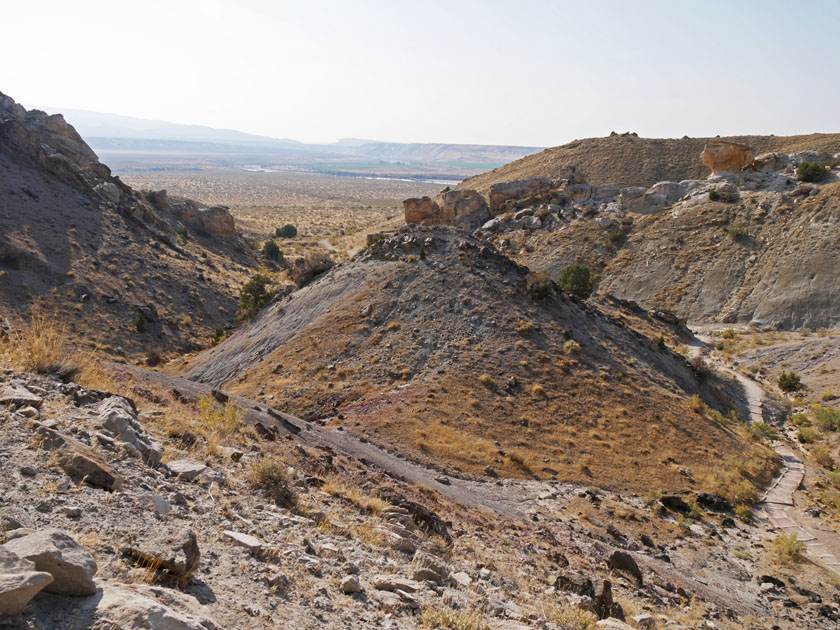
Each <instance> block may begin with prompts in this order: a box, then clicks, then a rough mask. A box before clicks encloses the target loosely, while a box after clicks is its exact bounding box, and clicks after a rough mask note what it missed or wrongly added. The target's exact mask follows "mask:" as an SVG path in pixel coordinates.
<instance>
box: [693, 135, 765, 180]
mask: <svg viewBox="0 0 840 630" xmlns="http://www.w3.org/2000/svg"><path fill="white" fill-rule="evenodd" d="M700 159H701V160H702V162H703V166H706V167H708V168H710V169H712V172H713V173H723V172H725V171H741V170H743V169H745V168H748V167H750V166H752V165H753V163H754V162H755V156H754V155H753V152H752V149H750V148H749V147H748V146H746V145H744V144H738V143H737V142H726V141H723V140H718V141H717V142H714V143H712V144H710V145H707V146H706V147H704V148H703V153H701V154H700Z"/></svg>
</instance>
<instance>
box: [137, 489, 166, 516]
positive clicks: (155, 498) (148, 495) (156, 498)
mask: <svg viewBox="0 0 840 630" xmlns="http://www.w3.org/2000/svg"><path fill="white" fill-rule="evenodd" d="M137 503H138V504H140V505H142V506H143V507H145V508H149V509H152V510H154V511H155V512H156V513H157V514H158V515H159V516H166V515H167V514H169V513H170V512H171V511H172V508H171V507H170V505H169V502H168V501H167V500H166V499H164V498H163V497H162V496H160V495H159V494H155V493H154V492H144V493H143V494H140V495H138V496H137Z"/></svg>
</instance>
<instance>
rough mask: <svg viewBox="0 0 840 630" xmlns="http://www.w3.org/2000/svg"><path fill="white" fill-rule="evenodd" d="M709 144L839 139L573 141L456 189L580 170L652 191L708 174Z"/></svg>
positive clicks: (482, 188) (779, 148)
mask: <svg viewBox="0 0 840 630" xmlns="http://www.w3.org/2000/svg"><path fill="white" fill-rule="evenodd" d="M714 140H729V141H731V142H740V143H744V144H747V145H749V146H750V147H752V148H753V149H754V150H755V152H756V153H763V152H768V151H775V152H780V153H794V152H796V151H803V150H806V149H810V150H813V151H826V152H829V153H837V152H840V134H811V135H807V136H732V137H727V138H683V139H680V140H677V139H669V138H667V139H666V138H637V137H636V136H632V135H617V136H610V137H606V138H588V139H586V140H575V141H574V142H570V143H568V144H564V145H563V146H559V147H553V148H551V149H546V150H545V151H542V152H541V153H537V154H535V155H529V156H528V157H525V158H522V159H521V160H517V161H516V162H511V163H510V164H506V165H505V166H502V167H500V168H497V169H493V170H492V171H488V172H487V173H482V174H481V175H476V176H475V177H470V178H469V179H465V180H464V181H463V182H461V184H460V185H459V186H458V188H462V189H468V188H473V189H475V190H478V191H479V192H480V193H482V194H483V195H485V196H486V195H487V193H488V191H489V190H490V186H492V185H493V184H495V183H498V182H508V181H513V180H517V179H527V178H529V177H549V178H556V177H560V176H561V172H562V170H563V168H564V167H567V166H569V165H574V166H577V167H579V168H580V169H582V170H583V172H584V173H585V174H586V178H587V180H588V181H589V183H591V184H612V183H616V184H618V185H619V186H652V185H653V184H655V183H656V182H662V181H675V182H678V181H682V180H684V179H700V178H702V177H705V176H706V175H708V174H709V169H707V168H705V167H704V166H703V165H702V164H701V163H700V159H699V156H700V153H701V151H703V147H704V146H705V145H706V144H708V143H709V142H712V141H714Z"/></svg>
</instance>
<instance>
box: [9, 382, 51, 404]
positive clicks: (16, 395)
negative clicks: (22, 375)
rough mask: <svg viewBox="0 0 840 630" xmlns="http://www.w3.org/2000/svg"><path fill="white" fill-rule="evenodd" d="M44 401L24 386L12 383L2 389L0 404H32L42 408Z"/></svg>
mask: <svg viewBox="0 0 840 630" xmlns="http://www.w3.org/2000/svg"><path fill="white" fill-rule="evenodd" d="M43 402H44V399H43V398H41V397H40V396H36V395H35V394H33V393H32V392H30V391H29V390H28V389H26V388H25V387H22V386H17V385H11V386H8V387H4V388H3V389H2V390H0V405H17V406H18V407H24V406H30V407H35V408H36V409H40V408H41V404H42V403H43Z"/></svg>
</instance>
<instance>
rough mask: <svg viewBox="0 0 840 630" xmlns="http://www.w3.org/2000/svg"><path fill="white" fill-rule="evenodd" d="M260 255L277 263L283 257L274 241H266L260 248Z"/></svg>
mask: <svg viewBox="0 0 840 630" xmlns="http://www.w3.org/2000/svg"><path fill="white" fill-rule="evenodd" d="M262 255H263V256H264V257H265V258H267V259H268V260H273V261H275V262H277V261H278V260H280V259H281V258H282V257H283V252H281V251H280V248H279V247H278V246H277V243H275V242H274V241H266V242H265V244H264V245H263V248H262Z"/></svg>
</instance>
